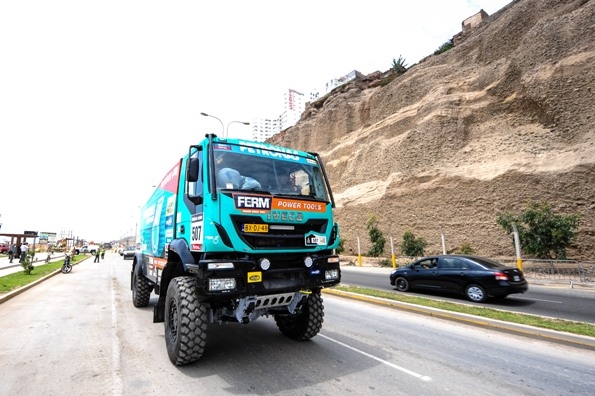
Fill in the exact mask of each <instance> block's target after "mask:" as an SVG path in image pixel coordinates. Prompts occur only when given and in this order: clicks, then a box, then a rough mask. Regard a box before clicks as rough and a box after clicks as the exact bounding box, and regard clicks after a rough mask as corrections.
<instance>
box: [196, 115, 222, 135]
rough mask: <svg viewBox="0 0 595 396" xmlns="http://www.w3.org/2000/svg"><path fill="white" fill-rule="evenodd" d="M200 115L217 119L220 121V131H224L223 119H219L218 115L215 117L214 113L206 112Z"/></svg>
mask: <svg viewBox="0 0 595 396" xmlns="http://www.w3.org/2000/svg"><path fill="white" fill-rule="evenodd" d="M200 115H202V116H205V117H211V118H214V119H216V120H217V121H219V122H220V123H221V133H225V126H224V125H223V121H221V120H220V119H219V118H218V117H215V116H214V115H210V114H207V113H200Z"/></svg>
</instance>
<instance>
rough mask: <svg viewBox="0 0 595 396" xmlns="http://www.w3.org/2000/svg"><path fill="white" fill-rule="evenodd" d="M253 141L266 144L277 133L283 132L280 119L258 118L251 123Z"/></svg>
mask: <svg viewBox="0 0 595 396" xmlns="http://www.w3.org/2000/svg"><path fill="white" fill-rule="evenodd" d="M250 126H251V127H252V140H255V141H257V142H264V141H265V140H267V139H268V138H270V137H271V136H273V135H274V134H276V133H279V132H281V119H280V118H256V119H254V120H252V122H251V123H250Z"/></svg>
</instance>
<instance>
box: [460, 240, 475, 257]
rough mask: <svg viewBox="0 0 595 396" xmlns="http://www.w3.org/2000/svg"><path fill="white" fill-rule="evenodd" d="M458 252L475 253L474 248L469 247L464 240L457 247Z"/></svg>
mask: <svg viewBox="0 0 595 396" xmlns="http://www.w3.org/2000/svg"><path fill="white" fill-rule="evenodd" d="M458 252H459V254H475V249H473V247H471V245H470V244H469V242H464V243H463V244H462V245H461V247H460V248H459V249H458Z"/></svg>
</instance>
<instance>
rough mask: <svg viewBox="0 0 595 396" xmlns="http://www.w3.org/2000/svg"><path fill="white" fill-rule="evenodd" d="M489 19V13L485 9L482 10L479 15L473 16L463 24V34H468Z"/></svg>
mask: <svg viewBox="0 0 595 396" xmlns="http://www.w3.org/2000/svg"><path fill="white" fill-rule="evenodd" d="M487 17H489V15H488V13H487V12H485V11H484V10H483V9H481V10H479V12H478V13H477V14H475V15H472V16H470V17H469V18H467V19H465V20H464V21H463V23H462V25H463V33H466V32H468V31H469V30H471V29H473V28H474V27H476V26H477V25H479V24H480V23H481V22H482V21H483V20H484V19H486V18H487Z"/></svg>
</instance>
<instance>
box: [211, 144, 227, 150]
mask: <svg viewBox="0 0 595 396" xmlns="http://www.w3.org/2000/svg"><path fill="white" fill-rule="evenodd" d="M213 149H214V150H228V151H229V150H231V146H230V145H229V144H223V143H214V144H213Z"/></svg>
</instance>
